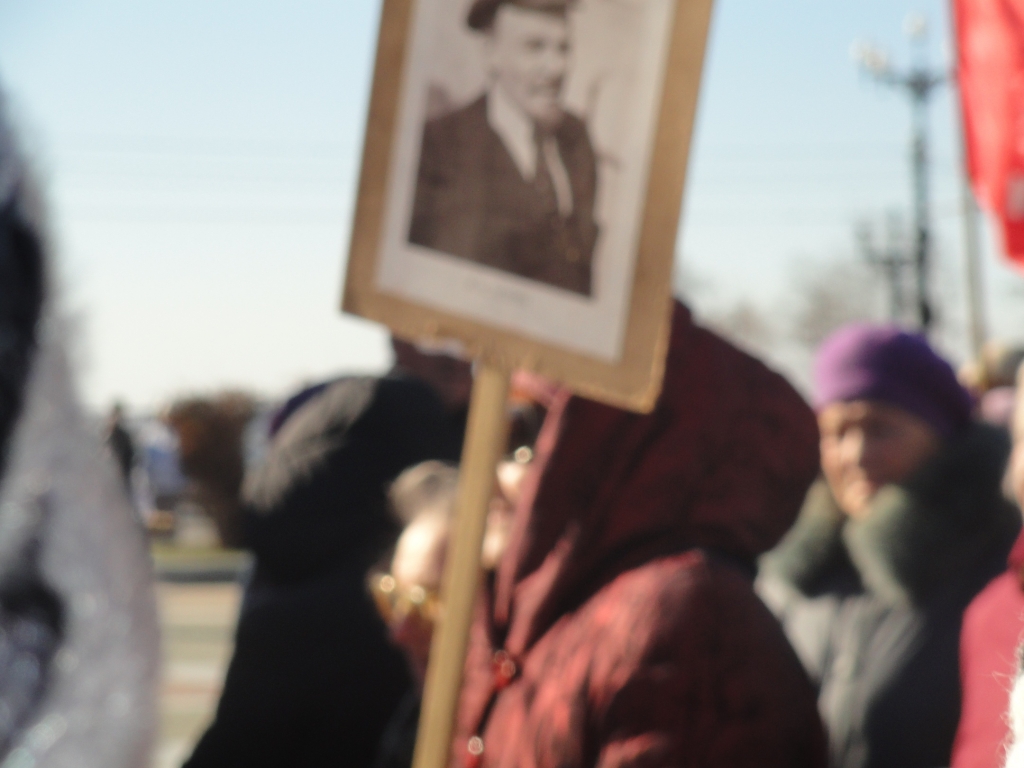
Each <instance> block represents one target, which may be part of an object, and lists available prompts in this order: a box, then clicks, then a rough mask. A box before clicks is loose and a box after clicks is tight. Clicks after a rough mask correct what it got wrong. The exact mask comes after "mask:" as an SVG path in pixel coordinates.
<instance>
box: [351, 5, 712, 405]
mask: <svg viewBox="0 0 1024 768" xmlns="http://www.w3.org/2000/svg"><path fill="white" fill-rule="evenodd" d="M570 1H571V0H570ZM471 3H472V0H384V3H383V10H382V17H381V24H380V34H379V41H378V47H377V57H376V68H375V74H374V82H373V89H372V94H371V100H370V109H369V118H368V123H367V129H366V138H365V146H364V152H363V161H362V170H361V174H360V180H359V194H358V200H357V204H356V213H355V219H354V222H353V228H352V236H351V243H350V249H349V258H348V267H347V275H346V280H345V286H344V294H343V301H342V309H343V310H344V311H345V312H349V313H352V314H355V315H359V316H361V317H364V318H368V319H370V320H375V321H378V322H381V323H383V324H385V325H387V326H388V327H389V328H390V329H391V330H392V332H393V333H395V334H396V335H398V336H401V337H404V338H408V339H412V340H420V341H423V340H436V341H445V342H449V341H455V342H457V343H458V344H459V345H461V348H462V349H463V350H464V351H465V354H466V356H467V357H470V358H473V359H477V360H481V361H484V362H486V363H487V364H489V365H492V366H495V367H498V368H501V369H503V370H508V371H511V370H514V369H517V368H523V369H528V370H532V371H535V372H537V373H539V374H541V375H544V376H547V377H549V378H551V379H554V380H557V381H560V382H562V383H564V384H565V385H567V386H568V387H570V388H571V389H573V390H574V391H576V392H579V393H580V394H582V395H584V396H587V397H591V398H594V399H598V400H602V401H605V402H608V403H611V404H614V405H618V406H622V407H626V408H630V409H633V410H637V411H648V410H650V409H651V408H652V407H653V405H654V403H655V401H656V400H657V397H658V394H659V393H660V390H661V380H662V376H663V370H664V358H665V354H666V351H667V346H668V334H669V320H670V309H671V282H672V264H673V257H674V253H675V243H676V235H677V231H678V225H679V215H680V209H681V203H682V195H683V187H684V182H685V179H686V169H687V159H688V155H689V148H690V139H691V135H692V130H693V124H694V118H695V113H696V108H697V100H698V91H699V86H700V80H701V71H702V66H703V61H704V51H705V45H706V39H707V33H708V27H709V23H710V18H711V8H712V0H628V2H626V1H624V0H582V2H580V3H579V4H575V7H574V8H573V9H572V10H571V11H570V12H569V22H570V23H575V20H576V19H577V17H576V16H574V14H578V15H579V16H581V17H582V16H583V14H584V13H587V12H589V13H591V18H590V20H589V22H588V23H589V24H590V26H591V30H593V29H598V30H599V31H600V28H599V27H598V26H597V25H598V21H599V20H600V19H598V17H597V16H595V14H598V13H604V14H605V17H603V18H604V19H605V20H604V23H605V26H606V27H607V29H606V30H605V33H604V34H605V38H602V39H603V40H604V43H600V45H604V46H605V47H604V48H602V49H600V50H597V49H594V50H591V51H590V59H589V60H590V61H593V62H604V61H605V60H607V59H609V57H611V58H614V56H612V55H611V54H609V55H608V56H606V55H604V53H603V51H605V50H608V51H612V52H613V53H614V52H615V51H619V50H620V48H621V49H623V50H626V49H627V48H628V51H630V52H632V53H628V55H627V54H626V53H623V54H621V56H620V58H621V59H622V60H623V61H626V60H627V59H628V56H629V55H632V56H633V58H632V59H629V61H631V62H632V64H630V63H629V61H627V63H626V64H623V67H627V69H626V70H623V72H625V74H623V72H617V73H616V72H612V73H611V74H609V75H608V76H607V78H606V79H605V80H604V81H601V82H602V83H607V82H614V78H615V77H619V78H620V80H621V79H623V78H624V79H625V80H626V81H628V87H627V88H624V89H623V88H620V89H619V91H618V93H619V94H620V95H621V94H626V95H625V96H624V97H623V98H625V99H634V100H635V101H634V102H630V103H627V104H616V103H614V102H612V103H610V104H608V105H605V106H606V109H605V112H603V113H600V114H603V115H612V116H613V117H616V118H617V119H619V123H618V125H619V129H618V131H619V132H618V133H617V134H614V135H616V136H620V137H626V138H624V139H622V140H621V141H620V143H619V147H618V150H617V151H618V154H617V156H616V157H617V158H618V162H619V166H618V167H617V169H616V171H617V172H618V173H619V176H618V177H616V178H617V179H618V180H619V181H618V182H617V183H619V186H618V187H615V188H612V192H610V193H609V194H610V195H612V196H614V195H618V196H617V197H615V202H614V204H608V205H610V206H611V207H608V205H606V210H609V211H611V212H612V213H611V214H609V215H608V216H606V218H605V219H603V220H599V223H598V226H600V227H601V230H600V231H601V235H599V236H598V238H597V245H596V246H594V250H593V254H594V255H593V267H594V275H595V277H593V278H592V281H593V282H592V283H591V285H593V286H594V287H593V288H592V289H590V290H592V293H591V294H590V295H589V296H588V295H582V294H578V293H572V292H570V291H568V290H565V289H564V288H561V287H558V286H555V285H548V284H543V283H539V282H537V281H536V280H534V279H530V278H527V277H523V276H521V275H513V274H509V273H506V272H502V271H501V270H496V269H494V268H493V267H491V266H488V265H480V264H477V263H471V262H470V261H468V260H466V259H465V258H460V257H456V256H452V255H451V254H450V253H448V254H446V253H439V252H435V251H432V250H430V249H429V248H428V249H423V248H422V247H421V246H418V245H415V244H414V243H411V242H407V240H408V239H411V235H409V236H408V237H407V233H408V232H409V227H410V223H409V222H410V219H411V217H412V216H413V215H414V214H413V213H410V211H411V210H412V206H413V204H414V202H413V200H414V198H415V197H416V195H417V194H419V193H418V188H417V178H418V177H419V175H420V174H422V173H423V170H422V167H421V163H422V162H423V158H422V157H420V155H419V153H420V151H421V148H422V146H423V145H422V139H421V137H422V136H423V135H424V128H423V126H424V125H425V124H426V122H427V120H428V116H429V110H428V107H429V104H428V103H427V102H428V96H429V95H430V94H424V93H423V92H424V90H425V89H426V84H428V83H430V82H431V81H430V78H431V77H432V75H431V73H430V72H429V71H428V70H430V66H431V64H430V62H431V56H432V55H433V53H432V52H433V51H436V50H439V49H443V50H449V49H450V48H451V47H452V45H450V44H449V43H448V42H446V38H445V37H444V36H445V35H457V34H463V33H464V34H466V35H472V34H473V32H472V31H470V30H468V29H466V30H461V31H455V30H454V28H453V27H452V22H451V18H464V14H465V13H466V12H467V10H468V8H469V6H470V5H471ZM602 9H603V10H602ZM626 13H633V14H634V15H635V24H633V26H632V27H629V29H632V30H633V33H634V34H635V35H642V36H643V37H637V39H636V40H634V43H633V44H632V47H631V48H629V47H628V46H627V45H626V43H625V42H624V43H622V45H621V46H620V45H619V44H618V38H617V37H614V35H617V34H619V33H618V30H617V29H615V28H614V27H616V25H618V26H619V27H622V26H623V25H621V24H618V22H616V23H612V22H615V20H616V19H618V18H620V17H621V18H622V19H626V20H627V21H628V20H629V19H630V18H632V17H627V16H623V15H622V14H626ZM446 14H447V15H446ZM609 14H619V16H610V15H609ZM442 17H444V18H447V19H448V26H447V27H442V26H441V21H443V19H442ZM595 19H597V20H595ZM608 19H611V21H609V20H608ZM584 20H586V18H585V17H584ZM645 25H646V26H645ZM608 35H613V37H608ZM467 39H468V38H467ZM595 39H596V38H595ZM608 41H611V43H610V44H609V42H608ZM457 42H459V41H457ZM580 42H581V41H580V39H578V38H577V39H576V40H575V41H574V44H575V45H577V46H578V45H579V44H580ZM583 42H585V38H584V40H583ZM467 44H468V43H467ZM484 44H485V45H486V44H487V43H486V41H485V42H484ZM598 45H599V43H597V42H595V43H593V45H592V46H591V47H592V48H594V46H598ZM652 49H654V50H655V52H654V53H651V50H652ZM595 50H597V54H596V55H595ZM617 60H618V59H616V61H617ZM652 62H654V63H653V64H652ZM463 63H464V62H463ZM628 67H632V69H628ZM465 69H466V67H464V66H463V70H465ZM591 69H592V70H594V69H595V67H594V66H592V67H591ZM452 71H455V72H461V71H462V70H459V69H454V68H453V69H452ZM595 71H596V70H595ZM637 73H640V75H644V76H643V77H638V76H637ZM571 76H572V75H571V74H570V79H571ZM602 76H603V75H602ZM580 77H583V76H582V75H580ZM595 77H596V76H595ZM608 78H611V80H609V79H608ZM630 78H632V79H631V80H630ZM591 79H594V77H592V78H591ZM592 90H593V88H591V91H592ZM606 92H607V91H606ZM588 93H590V91H588ZM636 94H641V95H636ZM643 94H646V96H644V95H643ZM613 95H614V94H613ZM609 98H612V97H609ZM644 99H645V100H646V101H644ZM435 100H436V99H435ZM462 101H463V102H465V99H463V100H462ZM640 101H644V103H640ZM631 111H632V112H635V113H636V114H637V115H640V117H637V118H635V120H634V123H635V124H634V123H629V120H630V119H633V118H622V117H621V116H622V115H623V114H631ZM593 114H594V113H590V117H593ZM588 119H589V118H588ZM643 121H646V122H643ZM607 122H608V121H607V120H606V123H607ZM641 123H643V124H641ZM584 124H585V125H587V126H588V130H590V126H592V125H593V123H591V122H586V121H584ZM622 126H625V127H622ZM630 126H632V127H630ZM630 131H632V133H630ZM638 137H639V138H638ZM593 143H594V146H595V156H597V157H598V158H599V162H604V160H603V159H600V158H604V156H603V155H601V154H600V146H599V144H600V142H597V141H594V142H593ZM488 167H489V166H488ZM638 169H639V170H638ZM630 174H631V175H630ZM596 176H597V178H598V179H599V180H600V179H601V170H600V166H598V172H597V174H596ZM630 185H632V186H630ZM570 191H571V190H570ZM598 191H599V192H600V189H599V190H598ZM630 191H632V193H631V192H630ZM396 201H397V202H396ZM415 204H416V205H418V204H419V202H418V199H416V200H415ZM403 205H404V206H405V208H404V209H403V208H402V206H403ZM595 210H596V204H595ZM620 211H627V212H630V213H628V214H627V213H623V214H622V215H621V216H619V212H620ZM629 216H632V218H631V219H629V220H628V221H627V218H628V217H629ZM595 217H596V214H595ZM620 219H621V221H620ZM602 237H606V238H607V240H605V241H602V240H601V238H602ZM403 238H405V239H403ZM614 238H618V239H617V240H616V242H617V243H618V245H616V246H615V247H614V248H613V247H612V246H611V245H609V246H608V247H607V248H605V250H604V251H602V250H601V248H602V247H603V245H605V244H607V243H608V242H609V241H610V240H612V239H614ZM623 244H625V245H623ZM403 259H404V261H403ZM600 259H604V262H602V261H600ZM624 265H625V266H624ZM417 270H420V272H417ZM430 270H434V272H431V271H430ZM602 270H603V271H602ZM615 270H618V271H617V272H615ZM613 273H614V274H613ZM412 274H422V275H425V276H426V278H428V279H425V280H419V278H415V279H414V278H409V277H408V276H409V275H412ZM463 276H465V278H464V279H463ZM403 280H413V282H411V283H403V282H402V281H403ZM415 280H419V282H415ZM602 280H603V281H604V282H601V281H602ZM425 286H426V287H425ZM477 290H479V294H475V293H474V291H477ZM602 302H604V303H602ZM463 305H465V306H467V307H469V309H467V310H463V308H462V307H463ZM492 311H493V316H492ZM517 312H518V313H519V314H518V315H517ZM602 312H603V313H605V314H602ZM567 318H568V319H567ZM613 337H614V338H613ZM577 339H579V340H580V341H579V343H577ZM588 345H589V346H588Z"/></svg>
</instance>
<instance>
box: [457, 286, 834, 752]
mask: <svg viewBox="0 0 1024 768" xmlns="http://www.w3.org/2000/svg"><path fill="white" fill-rule="evenodd" d="M817 441H818V434H817V427H816V424H815V420H814V416H813V414H812V413H811V411H810V409H809V408H808V407H807V405H806V404H805V403H804V402H803V401H802V400H801V398H800V397H799V395H797V394H796V392H794V391H793V389H792V388H791V387H790V386H789V385H788V384H787V383H786V382H785V381H784V380H783V379H782V378H781V377H780V376H778V375H776V374H774V373H772V372H771V371H769V370H768V369H767V368H765V367H764V366H763V365H762V364H761V363H759V362H757V361H756V360H754V359H752V358H751V357H749V356H747V355H745V354H743V353H741V352H739V351H737V350H736V349H734V348H733V347H731V346H729V345H728V344H726V343H725V342H724V341H722V340H721V339H719V338H718V337H716V336H714V335H713V334H711V333H709V332H708V331H705V330H703V329H701V328H698V327H696V326H695V325H693V323H692V321H691V319H690V314H689V312H688V311H687V310H686V309H685V308H683V307H682V306H681V305H677V306H676V309H675V315H674V318H673V328H672V339H671V346H670V351H669V355H668V361H667V370H666V376H665V388H664V394H663V395H662V397H661V399H660V400H659V402H658V404H657V406H656V408H655V410H654V412H653V413H651V414H648V415H638V414H631V413H626V412H624V411H621V410H618V409H616V408H612V407H609V406H605V405H600V404H597V403H594V402H590V401H587V400H583V399H580V398H575V397H569V396H568V395H562V396H560V397H559V398H556V402H555V403H554V404H553V406H552V408H551V411H550V413H549V416H548V419H547V421H546V422H545V425H544V429H543V431H542V432H541V436H540V439H539V441H538V445H537V467H536V471H535V472H533V473H532V475H531V477H530V478H528V480H527V483H526V487H525V488H524V493H523V498H522V503H521V505H520V507H519V509H518V510H517V513H516V521H515V524H514V527H513V532H512V535H511V541H510V544H509V549H508V551H507V552H506V555H505V557H504V559H503V560H502V562H501V565H500V567H499V569H498V572H497V574H496V576H495V578H494V580H493V582H491V583H490V584H489V585H488V587H487V589H486V590H485V594H484V599H483V600H482V601H481V604H480V606H479V611H478V615H477V620H476V622H475V624H474V627H473V632H472V636H471V640H470V652H469V657H468V660H467V666H466V677H465V683H464V687H463V692H462V698H461V703H460V713H459V721H458V725H457V732H456V737H455V743H454V751H453V755H454V760H453V764H454V765H467V766H474V765H476V766H487V767H488V768H492V767H493V768H554V767H555V766H559V767H560V768H575V767H577V766H579V767H580V768H583V767H584V766H601V768H619V767H625V766H644V768H648V767H650V768H657V767H658V766H715V767H716V768H731V767H732V766H751V767H753V766H758V768H771V766H779V767H780V768H781V767H782V766H786V767H787V768H790V767H797V766H824V765H825V760H826V758H825V741H824V736H823V733H822V729H821V724H820V721H819V719H818V714H817V709H816V706H815V694H814V691H813V690H812V689H811V686H810V684H809V682H808V680H807V678H806V676H805V674H804V672H803V670H802V668H801V666H800V664H799V662H798V661H797V659H796V657H795V655H794V654H793V652H792V650H791V649H790V647H789V645H788V644H787V642H786V640H785V638H784V636H783V634H782V631H781V629H780V628H779V626H778V624H777V623H776V621H775V619H774V618H773V617H772V615H771V614H770V613H769V612H768V610H767V609H766V608H765V607H764V606H763V605H762V604H761V602H760V601H759V600H758V599H757V597H755V595H754V593H753V590H752V586H751V580H752V576H753V569H754V559H755V558H756V557H757V556H758V555H759V554H761V553H762V552H764V551H766V550H768V549H769V548H771V547H772V545H774V544H775V542H776V541H778V539H779V538H780V537H781V536H782V534H783V533H784V532H785V531H786V529H787V528H788V527H789V526H790V524H791V523H792V522H793V520H794V518H795V516H796V514H797V511H798V509H799V507H800V503H801V501H802V500H803V497H804V494H805V492H806V490H807V487H808V485H809V484H810V482H811V480H812V479H813V478H814V476H815V474H816V472H817V467H818V447H817Z"/></svg>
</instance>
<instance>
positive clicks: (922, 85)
mask: <svg viewBox="0 0 1024 768" xmlns="http://www.w3.org/2000/svg"><path fill="white" fill-rule="evenodd" d="M904 31H905V32H906V33H907V36H908V37H909V38H910V39H911V40H913V41H914V42H915V43H916V47H917V57H916V58H917V61H916V62H915V63H914V64H913V65H911V67H910V68H909V69H907V70H905V71H898V70H896V69H895V68H894V67H893V66H892V64H891V62H890V61H889V56H888V55H887V54H886V53H885V52H884V51H882V50H880V49H879V48H877V47H875V46H873V45H870V44H855V45H854V48H853V54H854V57H855V58H856V59H857V60H858V62H859V63H860V65H861V67H862V68H863V69H864V70H865V71H866V72H867V73H868V74H869V75H871V76H872V77H873V78H874V79H875V80H877V81H878V82H880V83H883V84H884V85H889V86H893V87H895V88H898V89H900V90H902V91H903V92H904V93H906V94H907V95H908V96H909V97H910V103H911V125H912V138H911V145H910V146H911V148H910V165H911V178H912V183H913V195H914V250H913V256H912V263H913V267H914V282H915V287H916V300H915V303H916V310H917V320H918V323H919V324H920V326H921V329H922V330H924V331H927V330H928V329H929V328H930V327H931V324H932V320H933V319H934V311H933V309H932V303H931V299H930V298H929V292H928V276H929V268H930V266H931V265H930V257H931V245H932V237H931V221H930V219H931V211H930V201H929V185H928V178H929V153H928V134H929V132H928V107H929V105H930V102H931V97H932V94H933V93H934V92H935V89H936V88H939V87H940V86H943V85H945V84H946V82H947V81H948V80H949V75H948V74H947V73H946V72H944V71H937V70H932V69H931V68H930V67H929V66H928V62H927V49H926V47H925V46H926V42H927V38H928V24H927V22H926V20H925V19H924V17H922V16H916V15H915V16H910V17H908V18H907V20H906V23H905V24H904Z"/></svg>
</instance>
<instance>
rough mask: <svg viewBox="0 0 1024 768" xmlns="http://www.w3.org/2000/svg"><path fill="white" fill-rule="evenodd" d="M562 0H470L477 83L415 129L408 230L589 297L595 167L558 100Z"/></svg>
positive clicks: (566, 57) (564, 47)
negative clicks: (478, 39)
mask: <svg viewBox="0 0 1024 768" xmlns="http://www.w3.org/2000/svg"><path fill="white" fill-rule="evenodd" d="M573 3H574V0H475V1H474V2H473V3H472V4H471V5H470V8H469V12H468V14H467V16H466V19H465V23H466V25H467V26H468V27H469V28H470V29H471V30H474V31H475V32H477V33H479V34H480V35H482V36H483V42H484V45H483V51H484V61H485V66H486V68H487V85H486V88H485V92H484V93H483V94H482V95H481V96H480V97H479V98H477V99H475V100H473V101H472V102H471V103H469V104H468V105H467V106H465V107H462V108H460V109H457V110H455V111H452V112H449V113H448V114H445V115H442V116H440V117H437V118H434V119H431V120H428V121H427V122H426V125H425V126H424V129H423V137H422V144H421V148H420V159H419V166H418V173H417V177H416V186H415V195H414V200H413V210H412V218H411V224H410V227H409V234H408V240H409V242H410V243H413V244H415V245H419V246H424V247H426V248H431V249H433V250H436V251H440V252H441V253H445V254H448V255H451V256H455V257H459V258H462V259H467V260H470V261H473V262H476V263H478V264H481V265H484V266H487V267H491V268H493V269H497V270H501V271H503V272H506V273H512V274H515V275H519V276H521V277H524V278H528V279H530V280H536V281H539V282H541V283H545V284H547V285H550V286H554V287H556V288H560V289H563V290H566V291H571V292H573V293H575V294H580V295H582V296H586V297H590V296H591V295H592V291H593V286H592V271H593V257H594V249H595V245H596V243H597V236H598V225H597V222H596V221H595V216H594V205H595V199H596V195H597V185H598V171H597V160H596V157H595V152H594V148H593V146H592V143H591V139H590V136H589V134H588V131H587V126H586V124H585V123H584V122H583V120H582V119H580V118H579V117H577V116H576V115H573V114H571V113H570V112H569V111H568V110H567V109H566V108H565V106H564V103H563V85H564V83H565V80H566V77H567V74H568V70H569V67H570V62H571V54H572V38H571V30H570V20H569V11H570V9H571V6H572V5H573Z"/></svg>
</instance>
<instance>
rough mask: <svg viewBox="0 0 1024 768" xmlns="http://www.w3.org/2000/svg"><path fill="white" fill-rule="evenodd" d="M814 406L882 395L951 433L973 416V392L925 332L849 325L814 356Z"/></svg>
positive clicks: (937, 427)
mask: <svg viewBox="0 0 1024 768" xmlns="http://www.w3.org/2000/svg"><path fill="white" fill-rule="evenodd" d="M814 384H815V398H814V407H815V408H817V409H818V410H820V409H821V408H823V407H825V406H826V405H830V404H831V403H836V402H849V401H851V400H880V401H882V402H884V403H888V404H890V405H895V406H896V407H898V408H902V409H903V410H905V411H909V412H910V413H912V414H914V415H915V416H918V417H919V418H921V419H924V420H925V421H926V422H928V423H929V424H930V425H931V426H932V427H933V428H934V429H935V430H936V431H937V432H938V433H939V434H940V435H942V436H943V437H950V436H952V435H954V434H956V433H957V432H959V431H960V430H962V429H964V428H965V427H966V426H967V425H968V423H969V422H970V419H971V397H970V395H969V394H968V393H967V390H965V389H964V388H963V387H961V386H960V383H959V382H958V381H957V380H956V374H954V373H953V369H952V368H951V367H950V365H949V363H947V362H946V361H945V360H943V359H942V358H941V357H939V356H938V355H937V354H936V353H935V351H934V350H933V349H932V348H931V347H930V346H929V345H928V342H927V341H926V340H925V339H924V337H922V336H919V335H917V334H912V333H907V332H906V331H903V330H901V329H900V328H898V327H896V326H893V325H867V324H854V325H847V326H845V327H844V328H841V329H840V330H838V331H836V332H835V333H834V334H832V335H831V336H829V337H828V338H827V339H826V340H825V342H824V343H823V344H822V345H821V347H820V348H819V350H818V357H817V359H816V360H815V362H814Z"/></svg>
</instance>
